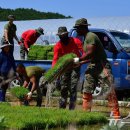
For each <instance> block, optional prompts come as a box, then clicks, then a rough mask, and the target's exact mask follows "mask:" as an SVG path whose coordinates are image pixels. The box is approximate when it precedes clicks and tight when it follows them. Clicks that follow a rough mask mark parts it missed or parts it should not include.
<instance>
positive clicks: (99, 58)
mask: <svg viewBox="0 0 130 130" xmlns="http://www.w3.org/2000/svg"><path fill="white" fill-rule="evenodd" d="M89 25H90V24H88V22H87V19H85V18H81V19H78V20H77V21H76V23H75V26H74V28H75V29H76V30H77V33H78V35H79V36H84V39H85V40H84V51H85V53H86V54H85V55H84V56H82V57H81V58H79V57H77V58H74V62H75V64H78V63H81V62H85V61H86V62H87V61H90V63H89V65H88V67H87V70H86V72H85V81H84V85H83V110H85V111H87V110H89V111H91V102H92V92H93V91H94V89H95V84H96V83H98V82H100V86H101V87H102V88H104V89H103V90H104V92H103V93H106V92H107V91H108V90H111V92H110V93H109V94H108V96H107V97H108V102H109V105H110V106H111V108H112V113H113V116H114V117H115V118H116V117H117V118H118V117H120V113H119V106H118V100H117V97H116V93H115V90H114V88H113V87H112V84H113V75H112V71H111V66H110V63H109V62H108V61H107V56H106V53H105V50H104V48H103V45H102V43H101V41H100V39H99V38H98V36H97V35H96V34H94V33H92V32H89V29H88V26H89ZM110 87H112V88H111V89H110Z"/></svg>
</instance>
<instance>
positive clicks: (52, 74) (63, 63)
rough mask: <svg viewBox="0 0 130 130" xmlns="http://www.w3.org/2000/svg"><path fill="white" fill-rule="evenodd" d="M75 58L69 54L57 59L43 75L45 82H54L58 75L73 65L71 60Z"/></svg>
mask: <svg viewBox="0 0 130 130" xmlns="http://www.w3.org/2000/svg"><path fill="white" fill-rule="evenodd" d="M74 57H76V55H75V54H73V53H70V54H66V55H64V56H62V57H60V58H59V60H58V61H57V63H56V64H55V65H54V67H52V68H51V69H49V70H48V71H47V72H46V73H45V74H44V77H45V80H47V81H48V82H52V81H54V80H55V79H56V78H57V77H58V76H59V75H60V74H62V73H63V72H64V71H65V70H67V68H68V67H72V65H73V58H74Z"/></svg>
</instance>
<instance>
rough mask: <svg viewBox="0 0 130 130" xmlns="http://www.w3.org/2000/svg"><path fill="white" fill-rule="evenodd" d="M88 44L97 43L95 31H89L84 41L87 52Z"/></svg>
mask: <svg viewBox="0 0 130 130" xmlns="http://www.w3.org/2000/svg"><path fill="white" fill-rule="evenodd" d="M87 45H96V35H95V34H94V33H88V34H87V36H86V38H85V41H84V47H83V49H84V51H85V52H87V48H86V46H87Z"/></svg>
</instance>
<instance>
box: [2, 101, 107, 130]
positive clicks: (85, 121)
mask: <svg viewBox="0 0 130 130" xmlns="http://www.w3.org/2000/svg"><path fill="white" fill-rule="evenodd" d="M3 116H4V118H5V123H3V125H4V126H5V127H6V128H12V129H13V128H17V129H18V128H19V129H23V128H30V129H31V130H33V129H34V128H41V129H45V128H54V127H64V126H67V125H68V124H70V123H75V124H77V125H90V124H105V123H107V118H106V117H105V115H104V114H102V113H99V112H91V113H87V112H83V111H79V110H74V111H69V110H63V109H54V108H53V109H45V108H38V107H25V106H21V107H18V106H15V107H11V106H9V105H7V104H3V103H0V117H3Z"/></svg>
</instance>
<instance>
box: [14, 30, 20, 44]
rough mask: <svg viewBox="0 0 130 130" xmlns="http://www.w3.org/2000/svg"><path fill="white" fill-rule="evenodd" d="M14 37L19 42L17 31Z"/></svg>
mask: <svg viewBox="0 0 130 130" xmlns="http://www.w3.org/2000/svg"><path fill="white" fill-rule="evenodd" d="M14 38H15V40H16V41H17V42H19V39H18V37H17V35H16V32H15V36H14Z"/></svg>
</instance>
